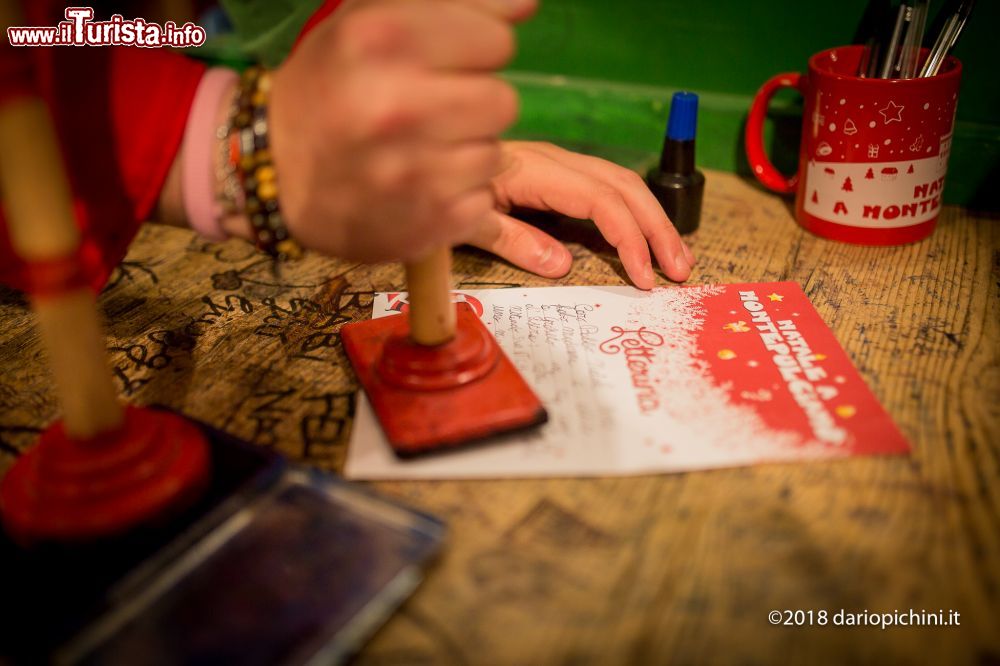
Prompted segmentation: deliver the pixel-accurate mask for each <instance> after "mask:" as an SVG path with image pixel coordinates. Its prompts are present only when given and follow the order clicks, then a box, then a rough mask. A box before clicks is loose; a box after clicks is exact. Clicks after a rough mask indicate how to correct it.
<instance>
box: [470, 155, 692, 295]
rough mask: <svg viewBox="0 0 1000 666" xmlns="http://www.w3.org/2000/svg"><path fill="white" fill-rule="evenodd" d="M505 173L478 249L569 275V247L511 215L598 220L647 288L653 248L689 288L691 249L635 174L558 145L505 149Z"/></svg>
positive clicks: (641, 285)
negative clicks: (542, 213)
mask: <svg viewBox="0 0 1000 666" xmlns="http://www.w3.org/2000/svg"><path fill="white" fill-rule="evenodd" d="M503 166H504V170H503V172H502V173H501V174H500V175H499V176H497V177H496V178H494V179H493V190H494V192H495V194H496V199H497V206H498V210H497V211H496V212H494V213H493V215H492V216H490V218H489V219H488V220H487V221H486V222H485V223H483V224H482V226H481V227H479V229H478V231H477V232H476V234H475V236H474V237H473V239H472V244H473V245H476V246H477V247H480V248H482V249H484V250H488V251H490V252H493V253H495V254H498V255H500V256H501V257H503V258H505V259H507V260H508V261H510V262H511V263H513V264H516V265H517V266H520V267H521V268H524V269H525V270H529V271H532V272H534V273H538V274H539V275H544V276H546V277H560V276H562V275H565V274H566V272H567V271H569V268H570V263H571V262H572V258H571V257H570V254H569V251H568V250H567V249H566V247H565V246H564V245H563V244H562V243H560V242H559V241H557V240H556V239H554V238H552V237H551V236H549V235H548V234H546V233H545V232H543V231H541V230H539V229H537V228H536V227H533V226H531V225H529V224H526V223H524V222H521V221H520V220H516V219H514V218H512V217H510V216H509V215H506V212H507V211H509V210H510V209H511V207H513V206H521V207H526V208H535V209H538V210H550V211H555V212H557V213H561V214H563V215H568V216H570V217H576V218H581V219H592V220H593V221H594V222H595V224H596V225H597V227H598V229H600V230H601V233H602V234H604V237H605V238H606V239H607V241H608V242H609V243H610V244H611V245H612V246H614V247H616V248H618V255H619V256H620V257H621V260H622V265H623V266H624V267H625V270H626V272H627V273H628V275H629V277H630V278H632V282H633V283H634V284H635V286H637V287H639V288H640V289H650V288H652V287H653V285H654V277H653V267H652V264H651V262H650V255H649V249H650V247H652V249H653V254H655V255H656V260H657V263H659V265H660V268H662V269H663V272H664V273H666V275H667V276H668V277H669V278H670V279H672V280H675V281H677V282H683V281H684V280H686V279H687V278H688V276H689V275H690V274H691V267H692V266H693V265H694V261H695V260H694V256H693V255H692V254H691V250H690V249H688V247H687V245H686V244H685V243H684V242H683V241H682V240H681V238H680V236H679V235H678V234H677V230H676V229H674V225H673V224H671V223H670V220H668V219H667V216H666V215H665V214H664V213H663V209H662V208H661V207H660V204H659V203H658V202H657V201H656V199H655V198H654V197H653V195H652V194H651V193H650V191H649V189H648V188H647V187H646V185H645V183H644V182H643V181H642V178H640V177H639V176H638V175H637V174H636V173H635V172H634V171H631V170H629V169H626V168H624V167H621V166H618V165H617V164H614V163H612V162H608V161H606V160H602V159H599V158H597V157H591V156H588V155H580V154H578V153H573V152H570V151H568V150H565V149H563V148H559V147H558V146H554V145H552V144H547V143H528V142H506V143H504V144H503ZM647 242H648V245H647Z"/></svg>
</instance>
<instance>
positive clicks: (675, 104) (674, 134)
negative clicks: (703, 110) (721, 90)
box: [667, 92, 698, 141]
mask: <svg viewBox="0 0 1000 666" xmlns="http://www.w3.org/2000/svg"><path fill="white" fill-rule="evenodd" d="M697 127H698V96H697V95H696V94H694V93H692V92H678V93H674V98H673V99H672V100H671V102H670V120H669V122H667V138H668V139H673V140H675V141H691V140H692V139H694V135H695V130H696V129H697Z"/></svg>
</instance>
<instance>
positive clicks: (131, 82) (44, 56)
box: [0, 23, 205, 289]
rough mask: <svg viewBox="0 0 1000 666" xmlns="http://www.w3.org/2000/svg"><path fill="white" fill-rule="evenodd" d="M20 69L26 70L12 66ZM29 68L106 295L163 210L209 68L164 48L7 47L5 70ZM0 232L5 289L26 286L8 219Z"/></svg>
mask: <svg viewBox="0 0 1000 666" xmlns="http://www.w3.org/2000/svg"><path fill="white" fill-rule="evenodd" d="M39 24H40V25H44V23H37V24H36V25H39ZM17 60H20V61H21V62H22V66H20V67H18V66H15V65H13V64H11V63H13V62H14V61H17ZM25 60H29V61H31V62H30V67H31V69H32V70H33V71H32V79H33V80H32V82H31V83H32V84H33V87H34V91H35V92H37V93H38V94H40V95H41V96H42V98H43V99H44V100H45V101H46V103H47V104H48V107H49V110H50V112H51V114H52V118H53V121H54V124H55V127H56V132H57V133H58V135H59V141H60V147H61V149H62V153H63V159H64V163H65V165H66V172H67V176H68V178H69V182H70V186H71V188H72V192H73V197H74V203H75V210H76V213H77V224H78V226H79V227H80V229H81V232H82V237H83V248H82V251H83V254H84V257H85V258H86V259H87V260H88V261H87V263H88V265H89V266H88V267H89V268H92V269H93V280H92V284H93V285H94V287H95V288H96V289H99V288H100V287H101V286H102V285H103V284H104V282H105V281H106V280H107V277H108V275H109V274H110V272H111V269H112V268H113V267H114V266H115V265H117V263H118V262H119V261H121V258H122V257H123V256H124V255H125V251H126V250H127V249H128V245H129V242H130V241H131V240H132V238H133V236H134V235H135V232H136V231H137V229H138V227H139V224H140V223H141V222H142V220H144V219H146V218H147V217H148V216H149V214H150V212H151V211H152V208H153V206H154V205H155V203H156V201H157V198H158V196H159V192H160V189H161V188H162V186H163V182H164V180H165V179H166V176H167V172H168V170H169V169H170V165H171V164H172V162H173V159H174V155H175V154H176V153H177V150H178V147H179V146H180V142H181V138H182V137H183V133H184V126H185V123H186V121H187V113H188V109H189V107H190V106H191V101H192V99H193V97H194V93H195V90H196V89H197V86H198V82H199V80H200V79H201V75H202V72H203V71H204V69H205V67H204V65H202V64H200V63H198V62H196V61H194V60H191V59H189V58H186V57H184V56H183V55H178V54H176V53H171V52H168V51H166V50H160V49H139V48H126V47H102V48H89V47H56V48H31V49H13V48H12V47H10V46H6V45H5V46H4V52H3V53H2V54H0V62H2V63H4V64H3V65H2V66H0V71H2V72H4V73H7V72H16V71H19V70H20V71H22V72H23V71H24V69H25V68H24V66H23V63H24V61H25ZM22 83H23V82H22ZM24 88H25V86H24V85H23V84H22V85H20V86H18V90H20V91H24ZM0 103H2V100H0ZM0 231H2V232H3V233H0V281H2V282H5V283H7V284H10V285H12V286H15V287H23V285H22V284H19V283H20V280H19V278H20V275H21V273H22V270H21V268H20V266H21V262H20V261H19V260H18V259H17V258H16V257H14V255H13V252H12V251H11V248H10V242H9V238H8V235H7V233H6V224H5V223H4V220H3V216H2V214H0Z"/></svg>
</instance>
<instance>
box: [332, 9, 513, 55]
mask: <svg viewBox="0 0 1000 666" xmlns="http://www.w3.org/2000/svg"><path fill="white" fill-rule="evenodd" d="M482 4H486V0H482ZM489 4H500V3H489ZM340 32H341V37H340V39H341V43H342V44H343V45H344V48H345V49H346V52H347V53H348V55H349V56H350V57H353V58H355V59H357V60H366V61H367V60H371V59H373V58H374V59H379V58H381V59H394V60H399V61H401V62H405V63H407V64H410V65H418V66H423V67H426V68H430V69H442V70H454V71H463V70H467V71H473V70H481V71H493V70H497V69H500V68H501V67H503V66H504V65H506V64H507V61H508V60H510V58H511V56H513V55H514V32H513V29H512V28H511V26H510V24H509V23H508V21H506V20H504V19H503V18H501V17H500V16H498V15H497V14H495V13H493V14H491V13H489V12H484V11H482V9H481V8H479V7H477V6H476V3H473V2H455V1H450V0H423V1H422V2H412V1H411V0H387V1H384V2H378V3H373V4H371V5H369V6H367V7H364V8H362V9H358V10H357V11H355V12H353V13H352V14H351V15H349V16H346V17H345V18H344V19H343V20H342V22H341V27H340Z"/></svg>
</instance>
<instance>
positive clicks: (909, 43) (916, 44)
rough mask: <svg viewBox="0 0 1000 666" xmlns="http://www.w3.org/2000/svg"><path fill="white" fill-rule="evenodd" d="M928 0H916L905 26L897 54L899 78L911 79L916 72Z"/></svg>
mask: <svg viewBox="0 0 1000 666" xmlns="http://www.w3.org/2000/svg"><path fill="white" fill-rule="evenodd" d="M927 5H928V0H916V2H915V3H914V4H913V16H912V18H911V19H910V23H909V25H908V26H907V28H906V37H905V38H904V39H903V46H902V50H901V51H900V55H899V78H901V79H912V78H913V77H914V76H916V74H917V63H918V61H919V60H920V44H921V43H922V42H923V40H924V23H925V21H926V20H927Z"/></svg>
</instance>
